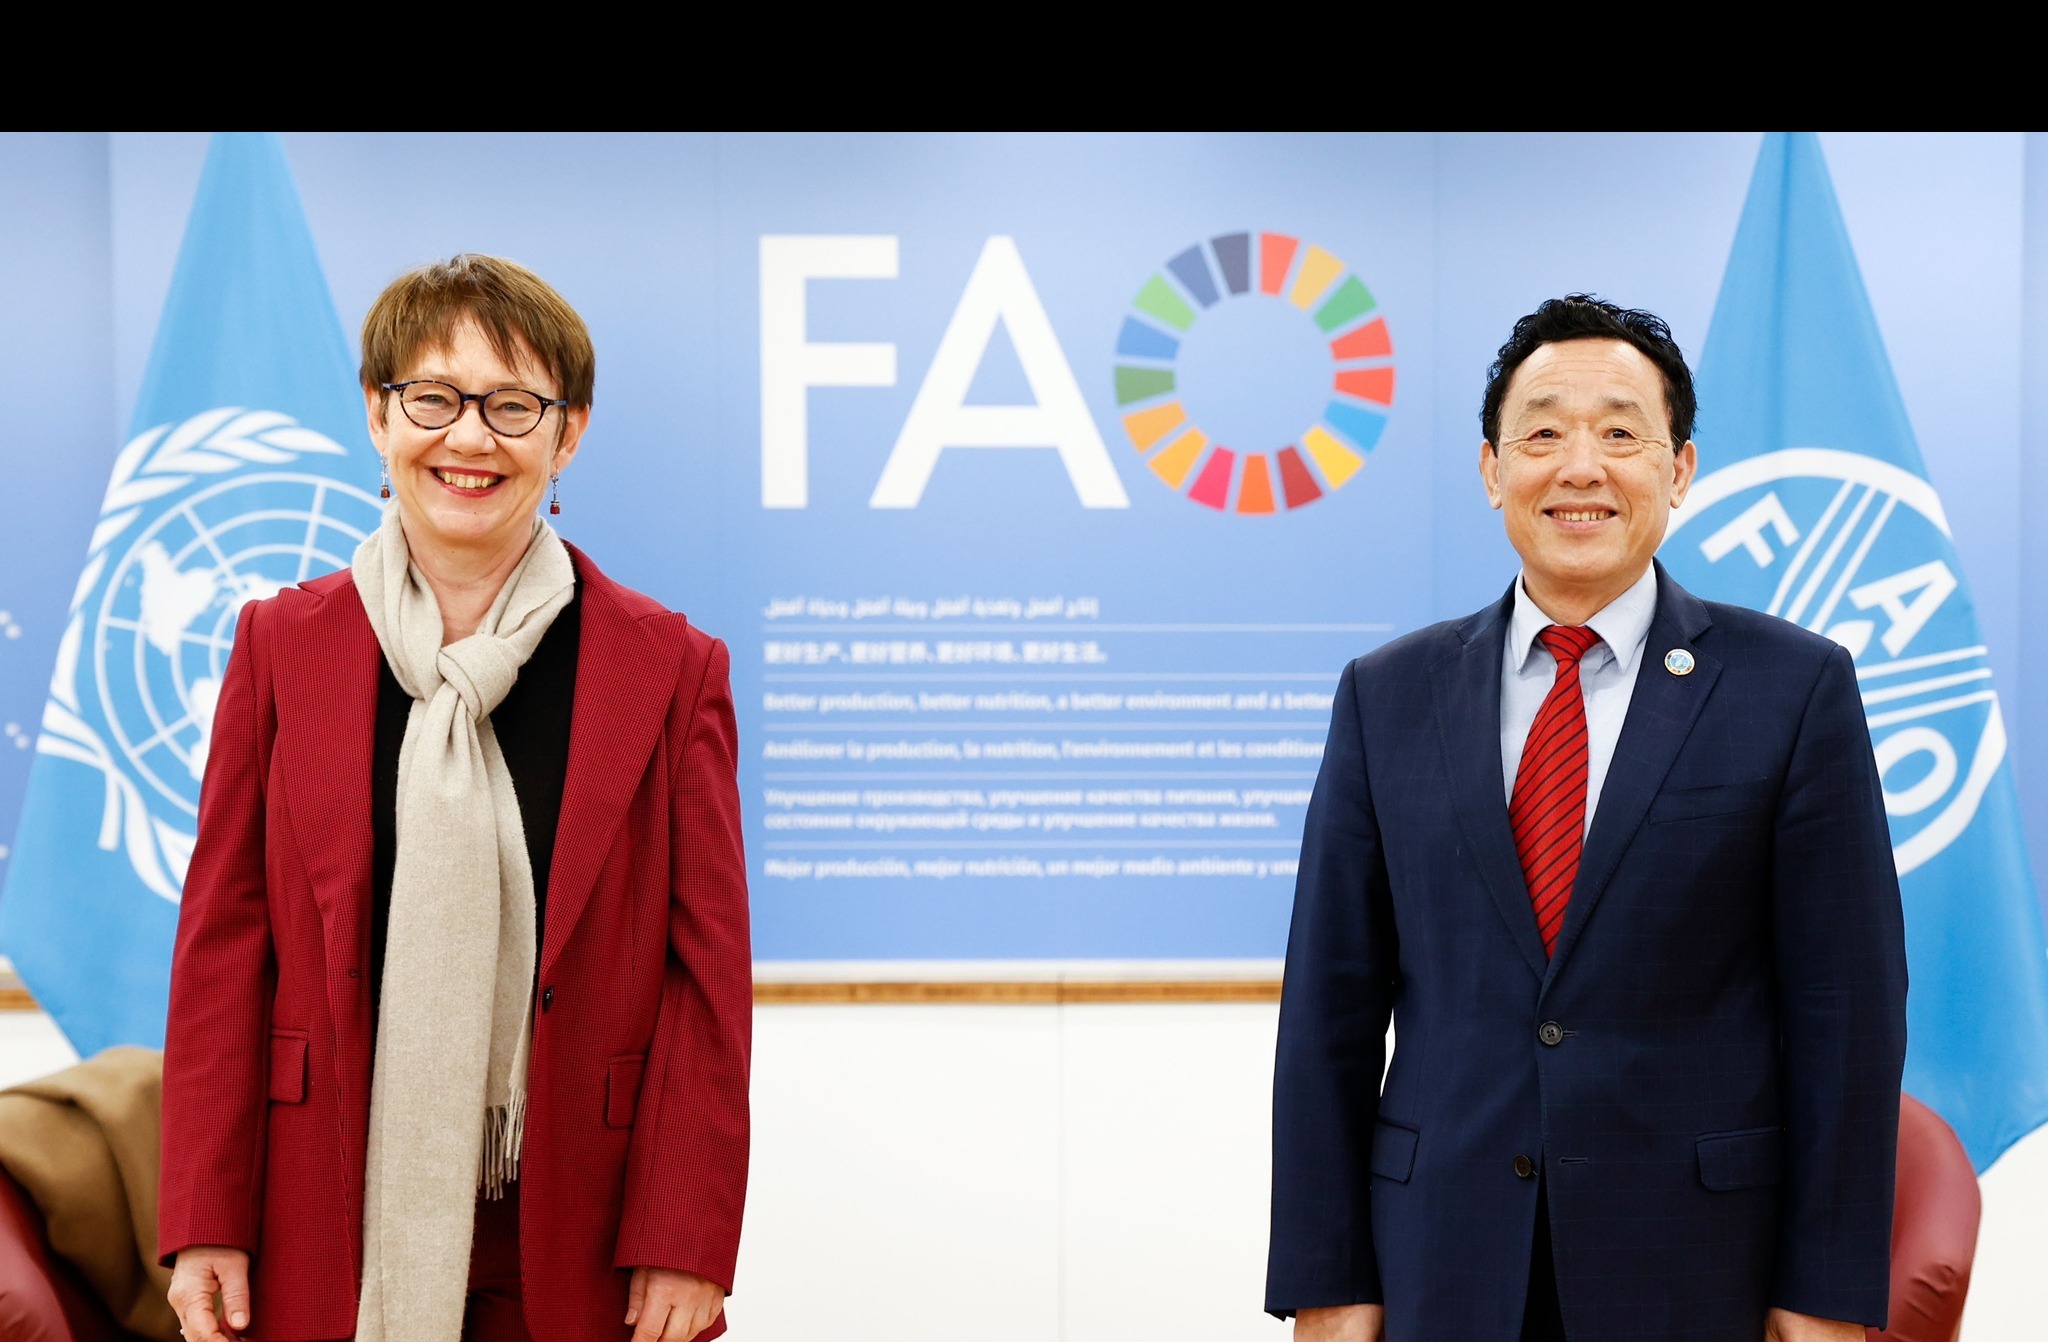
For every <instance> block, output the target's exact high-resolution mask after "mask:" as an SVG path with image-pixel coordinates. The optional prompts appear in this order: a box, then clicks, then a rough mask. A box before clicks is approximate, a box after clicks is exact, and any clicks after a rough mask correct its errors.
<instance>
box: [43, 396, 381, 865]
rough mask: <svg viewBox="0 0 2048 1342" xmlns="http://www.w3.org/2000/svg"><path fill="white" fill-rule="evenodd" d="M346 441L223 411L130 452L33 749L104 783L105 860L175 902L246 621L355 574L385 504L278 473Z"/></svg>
mask: <svg viewBox="0 0 2048 1342" xmlns="http://www.w3.org/2000/svg"><path fill="white" fill-rule="evenodd" d="M314 454H317V455H323V456H340V455H343V454H344V449H343V448H342V446H341V445H340V444H339V443H336V442H334V441H333V440H332V439H330V438H328V437H326V436H325V435H324V434H320V433H316V432H314V431H313V430H311V429H307V428H304V427H303V426H301V425H299V424H297V423H296V422H295V421H293V420H292V419H291V417H290V416H287V415H282V414H278V413H276V412H273V411H264V410H244V409H241V408H239V407H225V408H223V409H219V410H211V411H208V412H206V413H205V414H202V415H196V416H194V417H193V418H191V419H189V420H186V421H184V422H183V423H182V424H178V425H161V426H159V427H157V428H154V429H151V430H150V431H148V432H147V433H144V434H142V435H140V436H138V437H137V438H136V439H135V440H134V441H133V442H131V443H129V444H128V446H127V447H126V448H125V449H123V451H122V453H121V455H120V457H119V458H118V459H117V461H116V463H115V467H114V474H113V480H112V481H111V483H110V484H109V485H108V488H107V497H106V502H105V503H104V504H103V505H102V507H101V518H100V524H99V528H98V529H97V530H96V531H95V532H94V533H93V542H92V551H91V554H90V555H89V556H88V558H87V561H86V567H85V571H84V573H83V574H81V575H80V577H79V582H78V589H77V593H76V595H75V596H74V597H73V601H72V613H71V620H70V623H69V624H68V625H67V626H66V628H65V632H64V638H63V641H62V643H61V644H60V646H59V649H58V657H57V669H56V673H55V675H54V676H53V677H52V678H51V684H50V702H49V704H48V706H47V707H46V708H45V710H44V715H43V734H42V736H41V737H40V738H39V739H38V741H37V749H38V750H39V751H41V752H42V753H44V754H49V755H56V756H59V757H61V758H65V759H69V760H72V761H74V762H77V763H81V764H86V765H89V766H91V767H92V768H94V769H96V770H98V771H99V773H100V774H101V777H102V780H103V782H104V784H105V788H106V792H105V806H104V809H103V813H102V816H101V820H100V825H99V834H98V844H99V846H100V847H101V848H103V849H106V850H108V851H113V850H115V849H117V848H119V849H123V850H125V852H126V854H127V857H128V859H129V862H130V864H131V865H132V866H133V867H134V869H135V874H136V878H137V879H138V880H140V881H141V882H142V883H143V884H144V885H145V886H147V887H148V888H149V889H150V890H152V891H154V892H155V893H157V894H159V895H161V896H163V897H164V898H165V899H170V900H176V899H177V898H178V896H179V893H180V891H181V890H182V888H183V886H184V880H185V868H186V865H187V863H188V862H189V860H190V858H191V854H192V843H193V835H194V832H195V830H196V828H197V817H198V814H199V781H200V777H201V775H202V774H203V773H204V772H205V768H206V755H207V747H208V744H209V742H210V741H211V738H212V734H213V718H214V711H215V707H216V705H217V704H218V702H219V698H220V687H221V678H222V676H223V674H224V672H225V669H226V666H227V658H228V652H229V649H230V648H231V647H232V645H233V640H234V633H235V621H236V619H237V618H238V616H239V615H240V613H241V609H242V606H243V605H244V604H245V603H247V602H250V601H255V600H260V599H262V598H264V597H267V596H272V595H274V594H276V593H277V592H278V591H280V590H282V589H283V588H286V587H289V586H292V585H293V584H295V583H298V582H302V581H304V580H306V579H308V578H315V577H318V576H320V575H321V574H324V573H329V572H332V571H333V570H335V569H338V568H341V567H343V566H344V565H346V564H347V563H348V562H349V559H350V556H351V555H352V554H353V553H354V551H355V547H356V545H357V544H358V543H359V542H360V541H361V540H362V538H363V537H364V536H366V535H368V534H369V533H370V532H371V531H374V530H375V529H376V527H377V525H378V522H379V519H380V512H381V505H379V504H378V502H377V500H375V499H374V498H372V497H371V496H370V495H369V494H368V493H366V492H364V491H362V490H360V489H356V488H354V487H353V486H350V485H345V484H342V483H341V482H339V481H337V480H334V479H332V478H330V477H327V476H322V475H313V474H306V473H302V472H299V471H293V470H285V469H278V468H279V467H286V466H290V465H291V464H293V463H295V462H296V461H297V460H298V458H299V457H301V456H303V455H314Z"/></svg>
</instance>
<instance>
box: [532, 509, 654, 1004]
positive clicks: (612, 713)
mask: <svg viewBox="0 0 2048 1342" xmlns="http://www.w3.org/2000/svg"><path fill="white" fill-rule="evenodd" d="M569 555H570V558H572V559H573V560H574V561H575V563H576V579H577V581H578V582H579V583H581V584H582V586H583V632H582V637H581V640H580V641H579V642H578V644H577V648H576V703H575V707H574V709H573V710H572V711H571V713H570V716H569V770H568V775H567V777H566V778H565V779H564V780H563V783H562V814H561V818H560V819H559V820H558V821H557V822H556V830H555V856H554V863H553V865H552V866H551V867H550V869H549V872H548V911H547V927H546V929H545V933H544V940H543V942H542V945H541V954H540V973H541V975H542V977H543V980H545V977H546V975H547V974H548V972H549V970H550V969H552V968H553V966H554V962H555V959H556V957H557V956H559V955H560V954H561V953H562V947H563V946H564V945H565V944H567V942H568V940H569V934H570V932H572V931H573V930H574V929H575V927H576V923H577V920H578V919H579V918H581V917H582V916H583V910H584V908H585V906H586V905H588V904H589V902H590V896H591V892H592V891H593V890H594V889H595V888H596V886H597V878H598V874H599V872H600V871H601V870H602V869H603V866H604V859H605V856H606V854H608V853H609V852H610V851H611V846H612V837H613V835H614V834H616V833H617V832H618V828H619V825H620V824H621V823H622V822H623V821H624V820H625V817H626V810H627V808H628V807H629V806H630V805H631V804H632V801H633V794H634V792H635V791H637V790H638V788H639V786H640V780H641V779H642V778H643V777H645V776H646V772H647V761H648V757H649V756H650V755H651V754H652V753H653V752H654V747H655V743H656V742H657V740H659V738H660V734H661V728H662V723H663V721H664V720H665V719H666V717H667V715H668V708H669V702H670V700H671V699H672V698H673V697H674V694H675V685H676V676H677V675H678V674H680V671H681V663H682V652H683V646H682V640H681V639H679V638H664V637H661V636H660V634H659V633H658V632H657V631H656V630H655V629H654V628H651V627H649V625H648V624H643V620H644V619H646V618H647V614H646V613H643V612H638V611H635V610H633V609H631V608H629V606H628V605H627V599H628V597H629V593H628V592H627V591H626V589H624V588H622V587H620V586H619V585H618V584H617V583H615V582H613V581H612V580H611V579H609V578H607V577H605V576H604V574H602V573H600V572H599V571H598V569H597V566H596V565H594V564H592V563H591V562H590V560H589V558H588V557H586V556H585V555H584V553H583V552H582V551H581V550H579V549H577V548H576V547H575V546H573V545H572V546H570V547H569ZM647 604H648V606H649V608H650V611H652V610H655V609H658V608H654V607H653V603H651V602H650V603H647ZM661 613H662V614H666V612H661Z"/></svg>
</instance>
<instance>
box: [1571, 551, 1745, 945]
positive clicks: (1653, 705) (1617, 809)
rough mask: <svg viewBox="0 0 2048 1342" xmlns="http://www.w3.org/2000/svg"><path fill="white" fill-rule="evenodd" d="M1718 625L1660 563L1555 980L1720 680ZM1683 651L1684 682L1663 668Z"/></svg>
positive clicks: (1576, 884) (1574, 889) (1581, 862)
mask: <svg viewBox="0 0 2048 1342" xmlns="http://www.w3.org/2000/svg"><path fill="white" fill-rule="evenodd" d="M1712 624H1713V619H1712V617H1711V616H1709V615H1708V614H1707V607H1706V604H1705V603H1704V602H1702V601H1701V600H1700V599H1699V598H1698V597H1696V596H1694V595H1693V594H1692V593H1690V592H1688V591H1686V590H1685V589H1684V588H1683V587H1680V586H1679V585H1678V584H1677V583H1676V582H1673V581H1672V579H1671V575H1669V574H1668V573H1666V572H1665V571H1664V566H1663V565H1662V564H1658V565H1657V614H1656V616H1655V617H1654V618H1653V619H1652V620H1651V621H1650V635H1649V639H1648V641H1647V642H1645V643H1644V645H1643V656H1642V661H1641V663H1640V664H1639V665H1638V666H1637V667H1636V688H1635V693H1634V694H1633V695H1631V696H1630V698H1629V703H1628V716H1627V718H1625V719H1623V721H1622V725H1621V737H1620V739H1619V740H1618V741H1616V742H1615V746H1614V760H1613V762H1612V763H1611V764H1609V765H1608V766H1607V779H1606V781H1605V782H1604V783H1602V784H1601V785H1600V807H1599V809H1598V810H1597V811H1596V812H1595V813H1594V815H1593V827H1592V830H1591V831H1590V832H1589V833H1588V834H1587V836H1586V847H1585V851H1584V853H1583V854H1582V855H1581V857H1580V859H1579V877H1578V880H1577V881H1576V882H1574V883H1573V885H1572V898H1571V903H1570V904H1568V905H1566V906H1565V914H1564V927H1563V928H1562V929H1561V930H1560V931H1559V933H1558V938H1557V954H1556V955H1555V956H1554V957H1552V959H1551V971H1550V977H1551V978H1552V979H1554V978H1556V976H1557V967H1558V966H1559V965H1562V964H1563V963H1564V961H1565V959H1566V957H1567V956H1569V955H1570V954H1571V952H1572V947H1573V946H1575V945H1576V944H1577V943H1578V939H1579V933H1580V931H1581V929H1583V928H1584V927H1585V925H1586V920H1587V919H1588V918H1591V917H1592V916H1593V909H1594V907H1595V906H1596V905H1597V904H1598V903H1599V902H1600V897H1601V895H1602V894H1604V893H1605V892H1606V889H1607V883H1608V882H1609V881H1610V880H1611V879H1613V876H1614V871H1615V868H1616V867H1618V866H1620V865H1621V857H1622V854H1623V853H1625V852H1627V851H1628V846H1629V844H1630V843H1631V842H1632V841H1633V840H1634V839H1635V835H1636V831H1637V830H1638V829H1640V828H1642V824H1643V818H1644V817H1645V816H1646V815H1648V814H1649V810H1650V802H1651V801H1652V800H1653V799H1654V798H1655V797H1656V795H1657V790H1658V789H1659V788H1660V787H1662V786H1663V784H1664V775H1666V774H1667V773H1669V772H1671V765H1672V762H1673V761H1674V760H1676V759H1677V758H1678V751H1679V748H1680V747H1682V746H1683V745H1684V744H1685V738H1686V737H1687V736H1688V735H1690V734H1691V732H1692V726H1693V723H1694V722H1696V721H1697V720H1698V719H1699V715H1700V709H1701V708H1703V707H1704V706H1705V705H1706V702H1707V696H1708V695H1709V694H1711V693H1712V692H1713V689H1714V682H1715V681H1717V680H1719V679H1720V677H1721V663H1720V662H1719V660H1717V659H1716V658H1715V657H1714V656H1713V655H1712V654H1710V653H1707V652H1705V651H1703V650H1702V649H1701V648H1700V647H1699V646H1698V644H1697V640H1698V639H1699V638H1700V637H1701V636H1702V635H1703V634H1705V633H1706V631H1707V630H1708V628H1710V627H1711V626H1712ZM1678 649H1682V650H1684V651H1686V652H1689V653H1691V654H1692V658H1693V669H1692V671H1691V672H1689V673H1688V674H1686V675H1682V676H1680V675H1673V674H1672V673H1671V672H1670V671H1669V670H1667V669H1666V668H1665V665H1664V658H1665V656H1666V654H1668V653H1670V652H1672V651H1674V650H1678ZM1546 986H1547V981H1546Z"/></svg>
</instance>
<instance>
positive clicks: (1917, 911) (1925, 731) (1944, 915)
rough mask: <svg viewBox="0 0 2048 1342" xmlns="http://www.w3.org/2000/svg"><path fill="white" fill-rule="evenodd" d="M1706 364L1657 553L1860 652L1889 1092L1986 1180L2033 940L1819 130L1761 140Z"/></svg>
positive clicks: (2030, 1054) (2024, 1013) (2027, 1000)
mask: <svg viewBox="0 0 2048 1342" xmlns="http://www.w3.org/2000/svg"><path fill="white" fill-rule="evenodd" d="M1699 368H1700V372H1699V403H1700V442H1701V448H1700V462H1701V475H1700V478H1699V479H1698V480H1697V481H1696V482H1695V483H1694V485H1693V488H1692V493H1691V496H1690V497H1689V498H1688V499H1687V500H1686V506H1685V508H1684V510H1683V511H1682V512H1680V513H1679V514H1678V516H1677V519H1676V520H1675V521H1674V523H1673V527H1672V532H1671V535H1670V537H1669V539H1667V540H1666V542H1665V545H1664V553H1663V558H1664V562H1665V563H1666V564H1667V565H1668V566H1669V567H1670V569H1671V571H1672V573H1673V574H1674V575H1675V576H1676V577H1677V578H1678V580H1679V581H1680V582H1682V583H1684V584H1685V585H1686V586H1688V587H1689V588H1691V589H1692V590H1693V591H1694V592H1696V593H1698V594H1699V595H1701V596H1704V597H1708V598H1711V599H1714V600H1719V601H1730V602H1738V603H1740V604H1742V605H1746V606H1754V607H1756V608H1757V609H1759V610H1767V611H1769V612H1770V613H1772V614H1773V615H1779V616H1783V617H1784V618H1785V619H1788V620H1792V621H1794V622H1796V623H1798V624H1801V625H1804V626H1806V627H1807V628H1808V629H1813V630H1816V631H1818V632H1821V633H1824V634H1826V635H1828V636H1829V637H1830V638H1833V639H1834V640H1835V641H1836V642H1838V643H1840V644H1842V645H1843V646H1844V647H1846V648H1848V649H1849V651H1850V652H1852V653H1853V654H1855V657H1856V674H1857V678H1858V680H1859V681H1860V682H1861V684H1862V688H1863V704H1864V710H1865V712H1866V714H1867V715H1868V717H1869V721H1870V735H1871V740H1872V742H1873V744H1874V745H1875V747H1876V751H1877V764H1878V769H1879V771H1880V772H1881V774H1882V776H1883V780H1884V801H1885V810H1886V812H1887V813H1888V814H1889V816H1890V818H1891V829H1892V851H1893V854H1894V856H1895V858H1896V860H1897V862H1898V868H1899V878H1900V884H1901V886H1902V887H1903V889H1904V892H1905V901H1906V948H1907V956H1908V959H1909V961H1910V964H1911V972H1912V988H1911V992H1910V994H1909V996H1908V999H1907V1008H1906V1014H1907V1024H1908V1029H1909V1032H1910V1043H1909V1046H1908V1050H1907V1054H1906V1081H1905V1085H1906V1089H1907V1091H1909V1092H1910V1093H1912V1094H1913V1095H1914V1096H1916V1097H1918V1098H1919V1099H1921V1100H1922V1101H1924V1102H1926V1103H1927V1104H1928V1105H1930V1106H1931V1107H1933V1108H1934V1109H1935V1110H1936V1111H1938V1112H1939V1113H1940V1114H1941V1116H1942V1117H1943V1118H1945V1119H1947V1120H1948V1122H1949V1125H1950V1126H1951V1127H1953V1128H1954V1129H1955V1130H1956V1134H1957V1135H1958V1136H1960V1137H1961V1138H1962V1140H1963V1145H1964V1146H1965V1147H1967V1148H1968V1149H1969V1152H1970V1159H1971V1160H1972V1161H1973V1162H1974V1163H1975V1164H1976V1166H1977V1168H1978V1169H1979V1170H1980V1171H1981V1170H1983V1169H1985V1168H1986V1167H1988V1166H1989V1165H1990V1164H1991V1162H1992V1161H1994V1160H1996V1159H1997V1158H1998V1156H1999V1154H2000V1153H2001V1152H2003V1151H2004V1150H2005V1149H2006V1148H2007V1147H2009V1146H2011V1145H2012V1144H2013V1143H2014V1142H2015V1141H2018V1140H2019V1139H2020V1138H2021V1137H2023V1136H2025V1135H2026V1134H2027V1133H2028V1132H2029V1131H2031V1130H2032V1129H2033V1128H2035V1127H2037V1126H2038V1125H2040V1124H2041V1123H2042V1122H2043V1121H2048V937H2044V934H2043V930H2042V916H2041V906H2040V904H2039V903H2038V902H2037V901H2036V899H2035V894H2034V882H2033V876H2032V873H2031V872H2030V871H2029V869H2028V865H2027V854H2026V845H2025V839H2024V835H2023V833H2022V831H2021V827H2020V811H2019V799H2018V796H2017V794H2016V793H2015V791H2014V789H2013V781H2012V769H2011V766H2010V765H2009V763H2008V762H2007V760H2006V735H2005V724H2004V721H2003V719H2002V718H2001V717H2000V715H1999V711H1998V691H1997V689H1996V688H1995V685H1994V682H1993V680H1992V675H1991V664H1990V661H1989V659H1988V658H1987V656H1986V653H1985V649H1984V643H1983V640H1982V638H1981V637H1980V636H1979V634H1978V631H1977V617H1976V613H1975V611H1974V609H1973V608H1972V607H1971V604H1970V594H1969V589H1968V587H1966V586H1965V585H1964V582H1963V572H1962V565H1961V563H1960V561H1959V560H1958V559H1957V557H1956V548H1955V544H1954V542H1953V540H1952V539H1951V538H1950V534H1949V526H1948V520H1947V518H1946V517H1945V516H1944V515H1943V513H1942V508H1941V499H1940V498H1939V497H1938V496H1937V495H1936V494H1935V492H1934V487H1933V485H1932V484H1930V483H1929V482H1928V479H1927V473H1926V471H1925V469H1924V468H1923V467H1922V465H1921V461H1920V449H1919V447H1918V445H1917V443H1916V442H1915V440H1914V437H1913V429H1912V425H1911V424H1910V423H1909V422H1908V421H1907V418H1906V407H1905V402H1904V401H1903V400H1901V399H1900V397H1899V389H1898V385H1897V383H1895V382H1894V381H1893V379H1892V371H1891V363H1890V361H1889V360H1888V359H1887V358H1886V356H1885V350H1884V341H1883V339H1882V338H1881V337H1880V336H1879V334H1878V329H1877V319H1876V317H1875V316H1874V315H1873V313H1872V312H1871V309H1870V300H1869V298H1868V296H1867V295H1866V294H1865V292H1864V289H1863V279H1862V275H1861V273H1860V272H1859V271H1858V269H1857V266H1856V256H1855V253H1854V251H1853V250H1852V248H1851V247H1850V244H1849V234H1848V230H1847V229H1846V228H1844V227H1843V224H1842V215H1841V211H1840V209H1839V208H1837V206H1836V204H1835V193H1834V187H1833V186H1832V184H1831V183H1830V182H1829V180H1828V171H1827V164H1826V162H1825V160H1824V159H1823V158H1822V156H1821V148H1820V142H1819V140H1818V139H1817V138H1816V137H1814V136H1812V135H1790V136H1788V135H1783V134H1779V135H1773V136H1771V137H1769V138H1768V139H1767V140H1765V142H1764V149H1763V154H1762V157H1761V158H1760V159H1759V160H1758V162H1757V167H1756V176H1755V178H1754V179H1753V180H1752V182H1751V183H1750V188H1749V201H1748V203H1747V205H1745V206H1744V208H1743V212H1742V222H1741V225H1740V227H1739V228H1738V229H1737V230H1736V234H1735V248H1734V251H1733V253H1732V254H1731V255H1730V256H1729V258H1728V273H1727V275H1726V276H1725V277H1724V278H1723V280H1722V282H1721V296H1720V301H1719V302H1718V303H1717V304H1716V306H1715V309H1714V321H1713V325H1712V327H1711V328H1710V329H1709V331H1708V333H1707V344H1706V348H1705V350H1704V351H1703V352H1702V353H1701V355H1700V360H1699Z"/></svg>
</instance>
